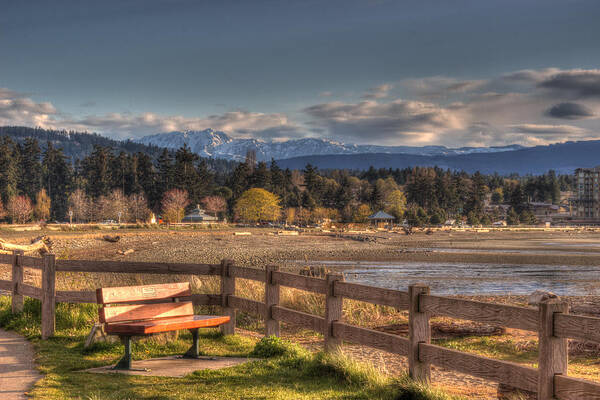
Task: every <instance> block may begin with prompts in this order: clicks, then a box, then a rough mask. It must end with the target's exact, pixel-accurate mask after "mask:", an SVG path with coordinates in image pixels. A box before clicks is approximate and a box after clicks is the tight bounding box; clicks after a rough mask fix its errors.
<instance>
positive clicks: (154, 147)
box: [0, 126, 600, 175]
mask: <svg viewBox="0 0 600 400" xmlns="http://www.w3.org/2000/svg"><path fill="white" fill-rule="evenodd" d="M0 136H9V137H11V138H12V139H14V140H16V141H18V142H22V141H23V140H24V139H25V138H26V137H34V138H36V139H38V141H39V142H40V146H41V147H42V148H44V147H45V143H46V142H47V141H49V142H51V143H53V144H54V146H56V147H60V148H63V150H64V152H65V154H66V155H67V156H69V158H70V159H71V160H72V161H74V160H76V159H81V158H83V157H85V156H86V155H87V154H89V153H90V152H91V151H92V149H93V147H94V146H95V145H101V146H105V147H111V148H112V149H113V150H115V151H116V152H119V151H125V152H127V153H136V152H144V153H147V154H149V155H151V156H152V157H153V158H156V157H157V156H158V155H159V154H160V153H161V152H162V151H163V148H168V149H171V150H176V149H178V148H180V147H181V146H183V145H184V144H186V145H188V146H189V147H190V148H191V149H192V150H193V151H194V152H196V153H198V154H199V155H200V156H201V157H203V158H204V159H205V160H206V161H207V162H208V163H209V165H210V166H211V167H212V168H214V169H215V170H219V171H230V170H232V169H233V168H235V165H236V162H235V161H242V160H244V158H245V156H246V152H247V151H248V150H249V149H250V150H254V151H256V156H257V160H259V161H260V160H263V161H269V160H271V158H273V159H275V160H277V163H278V164H279V166H280V167H282V168H290V169H302V168H304V167H305V166H306V164H309V163H310V164H312V165H314V166H316V167H318V168H321V169H334V168H339V169H354V170H365V169H369V168H370V167H374V168H406V167H413V166H438V167H441V168H448V169H452V170H463V171H466V172H475V171H480V172H483V173H494V172H497V173H499V174H502V175H508V174H511V173H518V174H521V175H524V174H542V173H545V172H547V171H548V170H551V169H552V170H555V171H556V172H558V173H562V174H571V173H573V171H574V170H575V169H576V168H579V167H584V168H588V167H595V166H597V165H600V140H587V141H579V142H566V143H556V144H551V145H544V146H535V147H523V146H519V145H511V146H503V147H461V148H447V147H444V146H424V147H411V146H374V145H353V144H343V143H339V142H334V141H331V140H325V139H315V138H306V139H296V140H288V141H284V142H267V141H260V140H256V139H233V138H231V137H230V136H228V135H227V134H225V133H223V132H218V131H214V130H212V129H207V130H204V131H187V132H170V133H161V134H156V135H150V136H145V137H143V138H140V139H137V140H135V141H131V140H126V141H119V140H114V139H110V138H107V137H105V136H101V135H97V134H89V133H85V132H70V131H64V130H63V131H57V130H47V129H40V128H29V127H22V126H3V127H0Z"/></svg>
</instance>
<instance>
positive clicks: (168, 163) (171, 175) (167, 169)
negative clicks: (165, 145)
mask: <svg viewBox="0 0 600 400" xmlns="http://www.w3.org/2000/svg"><path fill="white" fill-rule="evenodd" d="M157 169H158V185H159V190H157V192H158V198H159V199H162V197H163V194H164V193H166V192H168V191H169V190H171V189H173V188H174V187H175V168H174V165H173V157H172V156H171V153H170V152H169V150H167V149H164V150H163V152H162V153H161V154H160V156H159V157H158V160H157Z"/></svg>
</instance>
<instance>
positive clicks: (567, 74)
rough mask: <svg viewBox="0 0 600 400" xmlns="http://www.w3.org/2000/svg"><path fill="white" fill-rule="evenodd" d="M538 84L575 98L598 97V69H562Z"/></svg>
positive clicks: (599, 78) (599, 79) (599, 93)
mask: <svg viewBox="0 0 600 400" xmlns="http://www.w3.org/2000/svg"><path fill="white" fill-rule="evenodd" d="M538 86H539V87H541V88H545V89H551V90H554V91H558V92H563V93H565V94H569V95H572V96H575V97H577V98H590V97H595V98H600V70H597V69H595V70H594V69H590V70H579V69H574V70H569V71H562V72H559V73H557V74H554V75H551V76H550V77H548V78H546V79H544V80H542V81H541V82H539V83H538Z"/></svg>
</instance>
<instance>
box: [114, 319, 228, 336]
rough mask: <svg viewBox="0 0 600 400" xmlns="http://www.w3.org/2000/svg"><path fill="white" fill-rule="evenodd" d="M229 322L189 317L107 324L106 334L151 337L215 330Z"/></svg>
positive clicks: (226, 320)
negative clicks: (196, 330) (198, 330)
mask: <svg viewBox="0 0 600 400" xmlns="http://www.w3.org/2000/svg"><path fill="white" fill-rule="evenodd" d="M227 322H229V317H228V316H212V315H187V316H183V317H173V318H163V319H155V320H148V321H132V322H119V323H112V324H110V323H109V324H106V325H105V327H104V328H105V330H106V333H110V334H114V335H119V334H123V335H150V334H153V333H160V332H169V331H178V330H182V329H196V328H214V327H217V326H220V325H223V324H225V323H227Z"/></svg>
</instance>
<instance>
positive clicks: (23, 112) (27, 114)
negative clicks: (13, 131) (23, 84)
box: [0, 88, 58, 127]
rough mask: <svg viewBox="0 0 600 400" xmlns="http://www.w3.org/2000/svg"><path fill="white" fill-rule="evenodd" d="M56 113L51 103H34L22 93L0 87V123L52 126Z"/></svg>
mask: <svg viewBox="0 0 600 400" xmlns="http://www.w3.org/2000/svg"><path fill="white" fill-rule="evenodd" d="M57 115H58V111H57V110H56V108H54V106H53V105H52V104H51V103H48V102H41V103H36V102H35V101H33V100H32V99H30V98H29V97H26V95H25V94H23V93H18V92H15V91H12V90H9V89H6V88H0V125H26V126H39V127H52V126H53V123H54V119H55V118H56V116H57Z"/></svg>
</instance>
